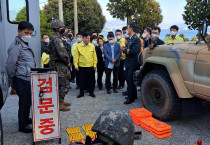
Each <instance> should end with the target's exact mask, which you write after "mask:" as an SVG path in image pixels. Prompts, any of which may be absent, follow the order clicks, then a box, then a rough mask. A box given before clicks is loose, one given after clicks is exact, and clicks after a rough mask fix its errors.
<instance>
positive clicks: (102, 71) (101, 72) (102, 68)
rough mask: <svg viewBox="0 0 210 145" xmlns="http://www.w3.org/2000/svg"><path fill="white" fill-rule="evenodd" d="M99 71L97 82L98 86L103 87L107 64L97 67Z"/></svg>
mask: <svg viewBox="0 0 210 145" xmlns="http://www.w3.org/2000/svg"><path fill="white" fill-rule="evenodd" d="M97 72H98V78H97V84H98V87H102V86H103V83H102V78H103V74H104V72H105V66H101V67H97Z"/></svg>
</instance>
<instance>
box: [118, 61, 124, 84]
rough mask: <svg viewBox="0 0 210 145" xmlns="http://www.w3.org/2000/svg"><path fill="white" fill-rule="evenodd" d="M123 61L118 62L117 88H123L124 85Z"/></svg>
mask: <svg viewBox="0 0 210 145" xmlns="http://www.w3.org/2000/svg"><path fill="white" fill-rule="evenodd" d="M124 66H125V60H120V67H119V73H118V79H119V86H122V87H124V85H125V71H124Z"/></svg>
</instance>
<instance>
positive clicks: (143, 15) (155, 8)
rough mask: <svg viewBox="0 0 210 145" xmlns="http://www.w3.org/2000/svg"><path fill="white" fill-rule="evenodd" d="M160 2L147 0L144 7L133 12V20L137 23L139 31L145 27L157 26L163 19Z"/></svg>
mask: <svg viewBox="0 0 210 145" xmlns="http://www.w3.org/2000/svg"><path fill="white" fill-rule="evenodd" d="M161 13H162V10H161V8H160V4H159V3H158V2H156V1H155V0H148V1H147V3H146V5H145V9H144V10H143V11H142V12H139V13H137V14H135V16H134V21H135V22H136V23H137V26H138V28H139V29H140V31H141V32H143V30H144V29H145V28H146V27H151V28H152V27H154V26H158V25H159V24H160V23H161V22H162V21H163V15H162V14H161Z"/></svg>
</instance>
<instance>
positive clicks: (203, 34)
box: [201, 19, 208, 38]
mask: <svg viewBox="0 0 210 145" xmlns="http://www.w3.org/2000/svg"><path fill="white" fill-rule="evenodd" d="M207 27H208V24H207V20H206V19H204V20H203V27H202V30H201V35H202V36H203V38H205V37H206V34H207Z"/></svg>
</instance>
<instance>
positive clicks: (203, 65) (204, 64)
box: [194, 46, 210, 97]
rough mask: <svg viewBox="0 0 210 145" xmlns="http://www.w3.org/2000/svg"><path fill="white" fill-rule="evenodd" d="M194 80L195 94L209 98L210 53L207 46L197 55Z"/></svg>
mask: <svg viewBox="0 0 210 145" xmlns="http://www.w3.org/2000/svg"><path fill="white" fill-rule="evenodd" d="M194 78H195V85H194V88H195V93H197V94H200V95H204V96H209V97H210V51H208V48H207V46H206V48H205V49H202V50H201V51H200V52H199V53H198V56H197V60H196V64H195V74H194Z"/></svg>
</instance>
